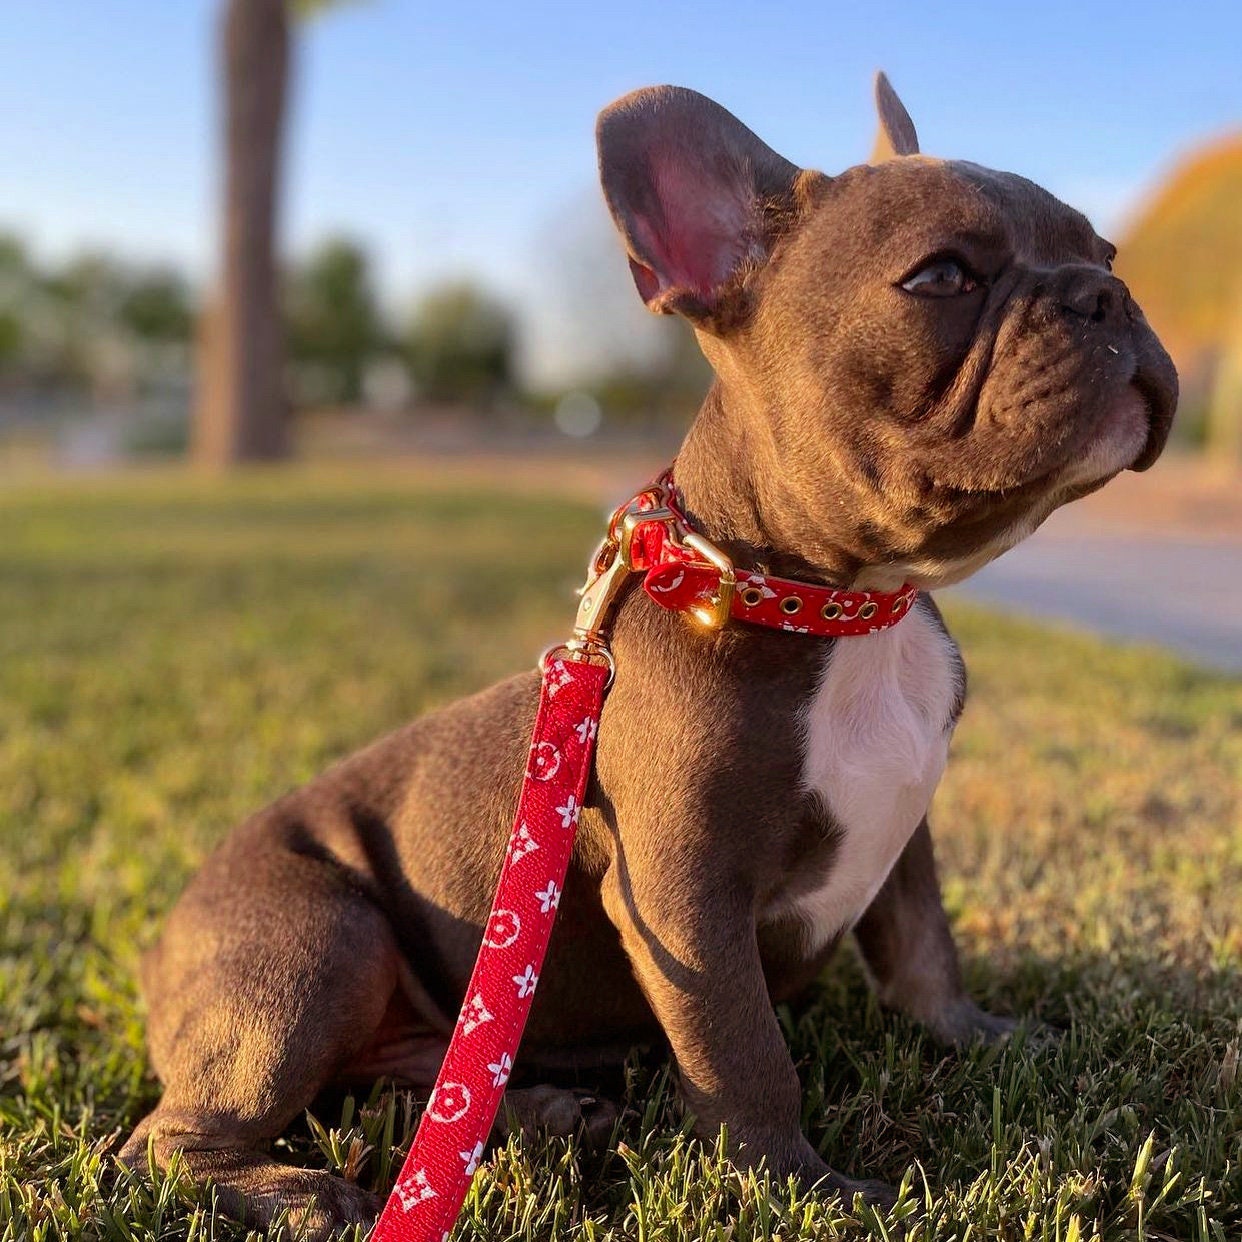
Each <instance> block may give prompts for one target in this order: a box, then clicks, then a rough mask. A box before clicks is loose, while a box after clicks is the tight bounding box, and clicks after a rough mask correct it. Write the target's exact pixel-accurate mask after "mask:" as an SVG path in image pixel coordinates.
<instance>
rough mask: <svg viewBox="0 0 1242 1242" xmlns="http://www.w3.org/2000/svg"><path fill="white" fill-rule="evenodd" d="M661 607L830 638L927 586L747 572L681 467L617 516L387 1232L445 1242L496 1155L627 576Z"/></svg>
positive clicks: (867, 628) (569, 646)
mask: <svg viewBox="0 0 1242 1242" xmlns="http://www.w3.org/2000/svg"><path fill="white" fill-rule="evenodd" d="M634 573H640V574H642V575H643V589H644V591H645V592H646V593H647V595H648V596H649V597H650V598H651V599H653V600H654V601H655V602H656V603H658V604H659V605H660V606H661V607H664V608H669V609H674V610H677V611H684V612H688V613H690V615H691V616H693V617H694V618H695V619H696V620H697V621H698V622H699V623H700V624H702V625H704V626H706V627H708V628H712V629H715V628H719V627H721V626H723V625H725V624H727V623H728V622H729V621H731V620H736V621H745V622H748V623H750V624H755V625H764V626H768V627H771V628H773V629H780V630H784V631H786V632H791V633H799V634H816V635H820V636H825V637H848V636H850V635H858V634H867V633H872V632H874V631H876V630H880V629H885V628H887V627H888V626H891V625H895V624H896V623H897V622H898V621H900V620H901V619H902V617H904V616H905V615H906V614H907V613H908V612H909V611H910V608H911V605H912V604H913V602H914V599H915V597H916V596H917V594H918V592H917V590H916V589H915V588H914V587H909V586H905V587H902V588H901V590H899V591H895V592H879V591H841V590H836V589H834V588H831V587H824V586H819V585H817V584H813V583H806V582H796V581H794V580H792V579H787V578H776V577H773V576H772V575H769V574H762V573H758V572H755V571H749V572H748V571H738V570H736V569H735V568H734V566H733V564H732V563H731V562H730V561H729V559H728V558H727V557H726V556H725V555H724V554H723V553H722V552H721V551H720V550H719V549H718V548H716V547H715V546H714V545H712V544H710V543H708V541H707V540H706V539H704V538H703V537H702V536H701V535H699V534H697V533H696V532H695V531H694V530H693V529H692V528H691V526H690V524H689V522H688V521H687V519H686V517H685V515H684V514H683V513H682V511H681V509H680V507H679V505H678V503H677V499H676V493H675V492H674V489H673V484H672V479H671V476H669V475H668V474H666V475H663V476H661V478H660V479H659V480H658V481H657V482H656V483H654V484H652V485H651V486H650V487H648V488H645V489H644V490H643V491H641V492H640V493H639V494H638V495H637V496H635V497H634V498H633V499H632V500H630V501H628V502H627V503H626V504H624V505H622V506H621V507H620V508H619V509H617V511H616V512H615V513H614V514H613V516H612V520H611V521H610V523H609V526H608V533H607V535H606V536H605V537H604V541H603V542H602V543H601V544H600V546H599V548H598V549H597V550H596V553H595V556H594V557H593V558H592V561H591V566H590V570H589V572H588V574H587V581H586V585H585V586H584V587H583V589H582V593H581V600H580V603H579V606H578V616H577V619H576V621H575V625H574V634H573V637H572V638H571V639H570V640H569V641H568V642H567V643H565V644H564V645H563V646H560V647H556V648H553V649H552V650H551V651H550V652H548V653H547V654H546V655H545V656H544V658H543V660H542V662H541V669H542V676H541V679H540V687H539V706H538V709H537V711H536V713H535V724H534V729H533V732H532V737H531V744H530V752H529V755H528V759H527V766H526V773H525V775H524V777H523V779H522V786H521V791H520V794H519V797H518V805H517V811H516V813H515V815H514V819H513V830H512V832H511V834H510V837H509V845H508V848H507V850H506V852H505V858H504V862H503V864H502V865H501V869H500V880H499V883H498V884H497V888H496V896H495V899H494V901H493V903H492V909H491V914H490V915H489V916H488V920H487V925H486V927H485V928H484V931H483V943H482V945H481V946H480V948H479V955H478V958H477V959H476V961H475V964H474V973H473V974H472V975H471V977H470V983H469V985H468V986H467V988H466V995H465V999H464V1001H463V1003H462V1008H461V1014H460V1015H459V1017H458V1019H457V1026H456V1028H455V1030H454V1032H453V1035H452V1038H451V1039H450V1040H449V1046H448V1052H447V1053H446V1054H445V1058H444V1064H443V1065H442V1066H441V1067H440V1073H439V1076H438V1077H437V1079H436V1083H435V1087H434V1088H433V1090H432V1092H431V1097H430V1098H429V1099H428V1101H427V1107H426V1110H425V1111H424V1113H423V1116H422V1120H421V1121H420V1122H419V1126H418V1130H417V1132H416V1133H415V1135H414V1142H413V1144H412V1145H411V1147H410V1150H409V1154H408V1155H407V1156H406V1158H405V1162H404V1164H403V1165H402V1168H401V1172H400V1175H399V1176H398V1177H397V1181H396V1184H395V1185H394V1187H393V1190H392V1194H391V1195H390V1196H389V1199H388V1202H387V1203H386V1204H385V1206H384V1210H383V1212H382V1213H381V1215H380V1218H379V1222H378V1223H377V1224H376V1227H375V1233H374V1235H373V1238H374V1242H446V1240H447V1239H448V1236H449V1234H450V1233H451V1232H452V1229H453V1222H454V1221H455V1220H456V1219H457V1215H458V1213H459V1212H460V1211H461V1205H462V1203H463V1202H464V1201H465V1198H466V1194H467V1193H468V1191H469V1189H470V1183H471V1180H472V1178H473V1177H474V1174H475V1171H476V1170H477V1169H478V1167H479V1165H480V1163H481V1162H482V1159H483V1153H484V1150H485V1147H486V1143H487V1139H488V1136H489V1134H490V1133H491V1128H492V1124H493V1122H494V1121H495V1118H496V1113H497V1111H498V1110H499V1108H500V1104H501V1101H502V1099H503V1096H504V1091H505V1084H506V1083H507V1082H508V1081H509V1075H510V1073H511V1072H512V1069H513V1061H514V1058H515V1057H516V1056H517V1050H518V1045H519V1044H520V1043H521V1039H522V1031H523V1029H524V1028H525V1026H526V1018H527V1015H528V1014H529V1013H530V1006H531V1001H532V999H533V997H534V994H535V987H536V985H537V984H538V982H539V974H540V972H541V971H542V969H543V960H544V956H545V954H546V953H547V948H548V942H549V940H550V938H551V935H552V924H553V922H554V920H555V918H556V912H557V907H558V906H559V904H560V899H561V891H562V889H563V887H564V883H565V873H566V871H567V870H568V867H569V860H570V856H571V855H572V853H573V845H574V837H575V834H576V832H577V828H578V818H579V815H580V814H581V812H582V803H583V799H584V798H585V797H586V792H587V785H588V783H589V781H590V777H591V766H592V759H593V756H594V753H595V739H596V734H597V732H598V729H599V720H600V713H601V711H602V709H603V706H604V696H605V695H606V694H607V693H608V688H609V686H610V685H611V684H612V679H613V674H614V671H615V666H614V664H613V658H612V653H611V651H610V649H609V646H608V637H607V635H608V627H609V624H610V622H611V619H612V614H613V612H614V611H615V608H616V605H617V603H618V601H619V599H620V596H621V593H622V591H623V589H624V587H625V585H626V583H627V582H628V581H629V578H630V575H631V574H634Z"/></svg>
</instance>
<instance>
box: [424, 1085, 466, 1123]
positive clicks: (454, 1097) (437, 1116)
mask: <svg viewBox="0 0 1242 1242" xmlns="http://www.w3.org/2000/svg"><path fill="white" fill-rule="evenodd" d="M469 1110H470V1088H469V1087H467V1086H466V1084H465V1083H464V1082H446V1083H445V1084H444V1085H443V1086H440V1087H437V1088H436V1090H435V1092H434V1094H433V1095H432V1097H431V1099H430V1100H428V1101H427V1115H428V1116H429V1117H430V1118H431V1120H432V1121H440V1122H445V1123H447V1122H452V1121H460V1120H461V1118H462V1117H464V1116H465V1115H466V1113H467V1112H468V1111H469Z"/></svg>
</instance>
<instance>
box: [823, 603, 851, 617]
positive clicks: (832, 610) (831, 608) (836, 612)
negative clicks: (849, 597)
mask: <svg viewBox="0 0 1242 1242" xmlns="http://www.w3.org/2000/svg"><path fill="white" fill-rule="evenodd" d="M844 611H845V609H844V608H842V607H841V605H840V604H825V605H824V606H823V607H822V608H821V609H820V610H819V615H820V616H821V617H823V618H824V620H825V621H835V620H837V618H838V617H840V615H841V614H842V613H843V612H844Z"/></svg>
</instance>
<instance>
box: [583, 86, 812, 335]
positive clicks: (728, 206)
mask: <svg viewBox="0 0 1242 1242" xmlns="http://www.w3.org/2000/svg"><path fill="white" fill-rule="evenodd" d="M596 141H597V144H598V147H599V175H600V182H601V184H602V186H603V189H604V198H605V199H606V200H607V202H608V209H609V210H610V211H611V212H612V218H613V221H614V222H615V223H616V226H617V228H618V229H619V230H620V233H621V236H622V237H623V238H624V240H625V247H626V250H627V252H628V254H629V259H630V271H631V272H632V273H633V276H634V283H635V285H637V286H638V292H639V293H640V294H641V296H642V299H643V301H644V302H646V303H647V306H648V308H649V309H650V310H653V311H655V312H656V313H657V314H674V313H676V314H680V315H684V316H686V318H688V319H690V320H692V321H694V322H695V323H697V324H699V325H700V326H709V325H713V326H716V327H721V326H724V325H726V324H727V323H728V322H729V321H730V320H731V317H732V313H733V312H735V311H736V310H737V303H736V301H735V296H736V295H737V294H738V293H739V292H740V290H741V287H742V285H743V283H744V279H745V276H746V275H747V274H748V272H749V271H751V270H753V269H754V268H755V267H757V266H758V265H760V264H762V263H763V261H764V260H765V259H766V258H767V256H768V253H769V251H770V248H771V245H772V242H773V240H774V238H775V236H776V234H777V233H778V232H779V231H780V230H781V229H782V228H783V227H785V226H786V225H787V224H788V223H789V222H790V220H791V219H792V218H793V217H794V216H795V215H796V214H798V203H799V201H800V200H801V199H802V198H804V197H805V195H806V194H807V193H808V188H807V187H808V185H809V182H808V181H807V179H808V178H815V177H819V174H805V173H803V172H802V170H801V169H799V168H798V166H797V165H796V164H791V163H790V162H789V161H788V160H786V159H783V158H782V157H781V156H779V155H777V153H776V152H775V151H773V150H772V148H771V147H769V146H768V145H767V144H766V143H764V142H762V141H760V139H759V138H757V137H756V136H755V135H754V134H753V133H751V131H750V130H749V129H747V128H746V126H745V125H743V124H742V122H741V121H739V120H738V119H737V117H735V116H734V115H733V114H732V113H730V112H727V111H726V110H725V109H724V108H722V107H721V106H720V105H719V104H718V103H714V102H713V101H712V100H710V99H708V98H707V97H706V96H704V95H700V94H698V93H697V92H696V91H691V90H686V89H685V88H683V87H679V86H655V87H650V88H648V89H646V90H640V91H634V92H633V93H632V94H629V95H626V96H624V97H623V98H621V99H618V100H617V101H616V102H615V103H612V104H609V106H608V107H607V108H605V109H604V110H603V112H601V113H600V114H599V121H598V124H597V125H596ZM821 179H822V178H821Z"/></svg>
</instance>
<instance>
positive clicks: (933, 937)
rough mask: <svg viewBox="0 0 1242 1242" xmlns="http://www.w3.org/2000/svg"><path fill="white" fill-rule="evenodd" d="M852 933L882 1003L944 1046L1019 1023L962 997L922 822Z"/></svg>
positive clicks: (996, 1035)
mask: <svg viewBox="0 0 1242 1242" xmlns="http://www.w3.org/2000/svg"><path fill="white" fill-rule="evenodd" d="M854 935H855V937H856V938H857V940H858V947H859V949H860V950H861V951H862V956H863V961H864V962H865V963H866V965H867V970H868V973H869V974H870V976H871V981H872V983H873V985H874V987H875V991H876V995H877V996H878V997H879V998H880V1001H881V1003H882V1004H884V1005H886V1006H888V1007H889V1008H892V1009H896V1010H899V1011H900V1012H902V1013H904V1014H907V1015H908V1016H909V1017H911V1018H914V1019H915V1020H916V1021H919V1022H922V1023H923V1024H924V1025H925V1026H927V1027H928V1028H929V1029H930V1031H931V1032H932V1034H933V1035H935V1036H936V1038H937V1039H939V1040H941V1041H942V1042H943V1043H948V1044H962V1043H968V1042H970V1041H971V1040H973V1039H986V1040H994V1039H999V1038H1000V1037H1001V1036H1003V1035H1007V1034H1008V1033H1009V1032H1010V1031H1012V1030H1013V1029H1014V1027H1015V1026H1016V1025H1017V1024H1016V1023H1015V1022H1014V1020H1013V1019H1012V1018H1000V1017H996V1016H995V1015H993V1014H990V1013H987V1012H986V1011H985V1010H983V1009H980V1008H979V1006H978V1005H976V1004H975V1002H974V1001H973V1000H971V999H970V997H969V996H968V995H967V994H966V989H965V986H964V985H963V983H962V970H961V965H960V963H959V962H958V956H957V946H956V945H955V944H954V943H953V933H952V932H951V931H950V930H949V919H948V916H947V915H946V914H945V911H944V904H943V902H942V901H941V899H940V883H939V881H938V879H937V877H936V859H935V855H934V852H933V849H932V839H931V830H930V829H929V828H928V826H927V820H926V819H924V820H923V822H922V823H921V824H919V826H918V828H916V829H915V832H914V835H913V836H912V837H911V838H910V840H909V841H908V842H907V844H906V848H905V850H903V851H902V854H901V857H900V858H899V859H898V860H897V863H896V865H895V866H894V867H893V869H892V871H891V872H889V875H888V879H887V880H886V881H885V882H884V887H883V888H881V889H880V891H879V893H877V894H876V897H875V900H874V901H872V903H871V905H870V906H869V907H868V908H867V911H866V913H865V914H864V915H863V917H862V918H861V919H860V920H859V922H858V925H857V926H856V927H855V928H854Z"/></svg>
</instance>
